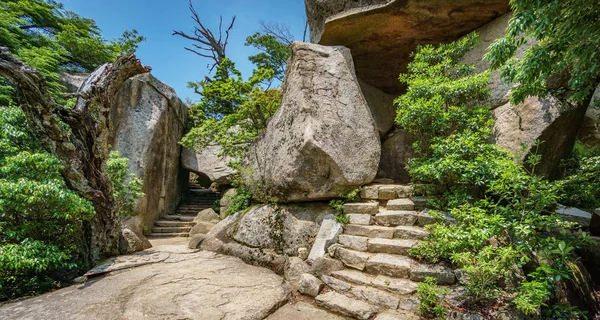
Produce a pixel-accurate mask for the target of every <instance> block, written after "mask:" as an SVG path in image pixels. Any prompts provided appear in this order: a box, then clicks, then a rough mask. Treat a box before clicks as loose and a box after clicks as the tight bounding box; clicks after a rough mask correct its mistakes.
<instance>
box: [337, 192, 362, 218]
mask: <svg viewBox="0 0 600 320" xmlns="http://www.w3.org/2000/svg"><path fill="white" fill-rule="evenodd" d="M360 189H361V188H357V189H354V190H352V191H350V192H348V193H347V194H340V199H333V200H331V201H329V206H330V207H331V208H332V209H335V212H336V214H335V220H336V221H337V222H339V223H341V224H347V223H348V222H350V216H349V215H347V214H346V213H344V204H345V203H348V202H354V201H357V200H358V194H359V193H360Z"/></svg>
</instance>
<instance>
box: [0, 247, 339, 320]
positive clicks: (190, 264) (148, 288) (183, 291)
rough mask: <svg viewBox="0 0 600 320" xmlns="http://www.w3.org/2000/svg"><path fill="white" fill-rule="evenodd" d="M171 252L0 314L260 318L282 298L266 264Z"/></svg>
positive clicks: (100, 319)
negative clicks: (161, 258) (167, 258)
mask: <svg viewBox="0 0 600 320" xmlns="http://www.w3.org/2000/svg"><path fill="white" fill-rule="evenodd" d="M175 256H178V257H185V259H183V258H182V259H181V260H180V261H178V262H174V263H152V264H148V265H144V266H140V267H137V268H135V269H130V270H129V271H126V272H119V273H111V274H109V275H107V276H105V277H103V278H99V279H97V280H91V281H88V282H87V283H85V284H82V285H74V286H71V287H68V288H64V289H60V290H57V291H54V292H51V293H46V294H43V295H41V296H38V297H35V298H30V299H26V300H21V301H18V302H14V303H7V304H4V305H2V306H0V319H44V320H65V319H69V320H72V319H73V320H88V319H95V320H104V319H106V320H108V319H111V320H112V319H194V320H212V319H228V320H229V319H264V318H266V317H267V316H268V315H269V314H270V313H271V312H272V311H273V310H276V309H277V308H278V307H280V306H282V305H284V304H285V303H286V302H287V300H288V296H289V293H290V288H289V286H287V285H286V284H285V283H284V281H283V278H282V277H280V276H278V275H277V274H275V273H274V272H272V271H271V270H269V269H265V268H260V267H255V266H251V265H247V264H245V263H244V262H242V260H240V259H238V258H234V257H228V256H223V255H217V254H214V253H212V252H205V251H201V252H196V253H188V254H183V255H179V254H171V257H175ZM333 319H335V318H333Z"/></svg>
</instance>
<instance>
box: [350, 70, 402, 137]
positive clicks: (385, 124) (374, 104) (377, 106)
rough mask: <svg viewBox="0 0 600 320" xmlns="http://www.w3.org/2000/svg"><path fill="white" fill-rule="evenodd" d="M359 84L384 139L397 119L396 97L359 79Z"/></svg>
mask: <svg viewBox="0 0 600 320" xmlns="http://www.w3.org/2000/svg"><path fill="white" fill-rule="evenodd" d="M358 83H359V84H360V89H361V90H362V93H363V95H364V97H365V100H367V105H368V106H369V110H370V111H371V116H373V120H374V121H375V127H376V128H377V131H378V132H379V136H380V137H383V136H385V134H386V133H387V132H388V131H390V129H391V128H392V126H393V125H394V119H396V106H395V105H394V99H395V98H396V97H395V96H394V95H391V94H387V93H384V92H382V91H380V90H379V89H377V88H375V87H373V86H371V85H369V84H368V83H366V82H364V81H362V80H360V79H358Z"/></svg>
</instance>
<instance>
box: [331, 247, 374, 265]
mask: <svg viewBox="0 0 600 320" xmlns="http://www.w3.org/2000/svg"><path fill="white" fill-rule="evenodd" d="M335 256H336V258H338V259H340V261H342V262H343V263H344V264H345V265H347V266H348V267H351V268H354V269H358V270H363V269H364V268H365V265H366V263H367V260H368V259H369V258H370V257H371V255H370V254H368V253H366V252H360V251H354V250H349V249H346V248H337V249H336V250H335Z"/></svg>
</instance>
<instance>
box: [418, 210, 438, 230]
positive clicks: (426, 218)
mask: <svg viewBox="0 0 600 320" xmlns="http://www.w3.org/2000/svg"><path fill="white" fill-rule="evenodd" d="M434 223H435V218H434V217H433V216H432V215H430V214H429V210H423V211H421V212H420V213H419V214H418V215H417V225H418V226H419V227H424V226H426V225H428V224H434Z"/></svg>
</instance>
